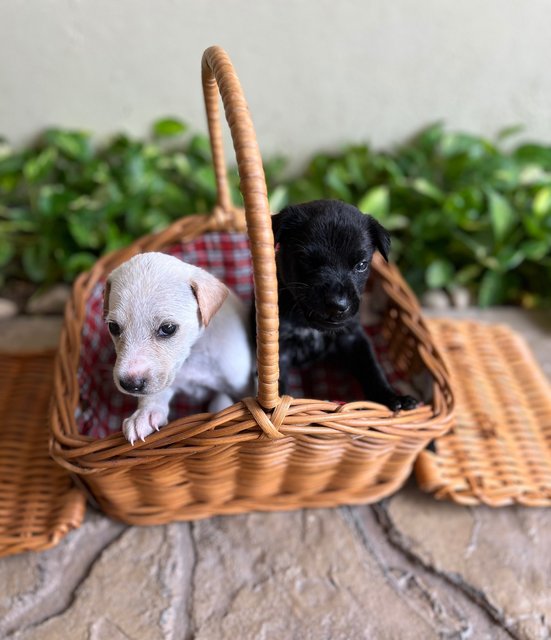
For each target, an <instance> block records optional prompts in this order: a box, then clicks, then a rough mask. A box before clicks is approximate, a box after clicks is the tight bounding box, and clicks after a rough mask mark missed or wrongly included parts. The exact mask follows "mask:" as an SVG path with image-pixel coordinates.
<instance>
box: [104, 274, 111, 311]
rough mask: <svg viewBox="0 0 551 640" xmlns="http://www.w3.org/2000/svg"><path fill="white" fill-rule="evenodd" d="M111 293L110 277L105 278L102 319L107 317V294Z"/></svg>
mask: <svg viewBox="0 0 551 640" xmlns="http://www.w3.org/2000/svg"><path fill="white" fill-rule="evenodd" d="M110 293H111V279H110V278H107V281H106V282H105V288H104V290H103V319H104V320H105V318H107V314H108V313H109V294H110Z"/></svg>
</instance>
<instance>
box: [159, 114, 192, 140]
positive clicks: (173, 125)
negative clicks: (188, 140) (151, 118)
mask: <svg viewBox="0 0 551 640" xmlns="http://www.w3.org/2000/svg"><path fill="white" fill-rule="evenodd" d="M187 129H188V127H187V125H186V124H185V123H184V122H182V121H181V120H178V119H177V118H162V119H161V120H157V121H156V122H155V123H154V124H153V135H154V136H155V137H157V138H171V137H174V136H181V135H182V134H183V133H185V132H186V131H187Z"/></svg>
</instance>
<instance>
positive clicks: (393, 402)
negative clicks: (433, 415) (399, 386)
mask: <svg viewBox="0 0 551 640" xmlns="http://www.w3.org/2000/svg"><path fill="white" fill-rule="evenodd" d="M385 404H386V406H387V407H388V408H389V409H391V410H392V411H401V410H404V411H409V410H411V409H415V408H416V407H417V406H418V405H419V401H418V400H416V399H415V398H413V397H412V396H398V395H394V396H391V397H390V398H389V399H388V400H386V401H385Z"/></svg>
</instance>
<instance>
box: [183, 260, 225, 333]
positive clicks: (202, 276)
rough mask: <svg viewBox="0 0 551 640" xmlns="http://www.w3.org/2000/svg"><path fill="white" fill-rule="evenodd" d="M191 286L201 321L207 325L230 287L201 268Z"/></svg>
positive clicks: (194, 276)
mask: <svg viewBox="0 0 551 640" xmlns="http://www.w3.org/2000/svg"><path fill="white" fill-rule="evenodd" d="M191 288H192V290H193V293H194V295H195V297H196V298H197V304H198V305H199V313H200V314H201V322H202V323H203V325H204V326H205V327H206V326H207V325H208V323H209V322H210V321H211V320H212V317H213V316H214V314H215V313H216V312H217V311H218V309H220V307H221V306H222V304H223V303H224V300H225V299H226V298H227V297H228V293H229V290H228V287H226V285H225V284H224V283H223V282H220V280H218V279H217V278H215V277H214V276H212V275H211V274H210V273H207V272H206V271H203V270H202V269H201V270H198V271H197V273H195V274H194V275H193V278H192V280H191Z"/></svg>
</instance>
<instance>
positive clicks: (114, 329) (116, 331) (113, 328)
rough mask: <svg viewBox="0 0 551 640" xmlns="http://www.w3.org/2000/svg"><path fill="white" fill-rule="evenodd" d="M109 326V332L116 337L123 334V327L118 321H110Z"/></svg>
mask: <svg viewBox="0 0 551 640" xmlns="http://www.w3.org/2000/svg"><path fill="white" fill-rule="evenodd" d="M107 328H108V329H109V333H110V334H111V335H112V336H114V337H115V338H116V337H117V336H120V335H121V328H120V326H119V325H118V324H117V323H116V322H108V323H107Z"/></svg>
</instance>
